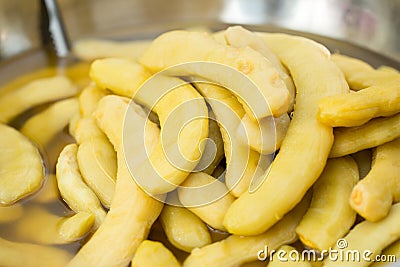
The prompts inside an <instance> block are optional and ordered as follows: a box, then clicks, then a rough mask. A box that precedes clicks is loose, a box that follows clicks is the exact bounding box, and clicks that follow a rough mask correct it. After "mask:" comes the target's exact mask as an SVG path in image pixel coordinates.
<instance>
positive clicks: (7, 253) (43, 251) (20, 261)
mask: <svg viewBox="0 0 400 267" xmlns="http://www.w3.org/2000/svg"><path fill="white" fill-rule="evenodd" d="M71 257H72V256H71V255H70V254H69V253H68V252H66V251H64V250H62V249H59V248H55V247H50V246H42V245H34V244H29V243H16V242H11V241H8V240H5V239H3V238H0V265H1V266H30V267H55V266H65V265H66V264H67V263H68V261H69V260H70V259H71Z"/></svg>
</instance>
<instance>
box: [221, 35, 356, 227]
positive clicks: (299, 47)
mask: <svg viewBox="0 0 400 267" xmlns="http://www.w3.org/2000/svg"><path fill="white" fill-rule="evenodd" d="M262 36H263V38H264V40H265V41H266V42H267V44H268V46H269V47H270V48H271V49H272V51H274V52H275V53H276V54H277V55H278V57H279V58H280V59H281V61H282V62H283V64H284V65H285V66H286V67H287V68H288V69H289V71H290V73H291V75H292V77H293V81H294V83H295V84H296V87H297V98H296V107H295V111H294V116H293V119H292V122H291V124H290V126H289V129H288V132H287V134H286V137H285V139H284V141H283V143H282V146H281V149H280V151H279V153H278V155H277V157H276V158H275V160H274V161H273V163H272V165H271V168H270V170H269V171H267V172H266V174H265V175H266V177H265V180H264V181H263V183H262V184H261V186H260V187H259V188H258V189H257V190H256V191H255V192H251V193H249V192H245V193H244V194H243V195H241V196H240V197H239V198H238V199H237V200H236V201H235V202H234V203H233V204H232V205H231V207H230V208H229V210H228V212H227V214H226V216H225V219H224V225H225V227H226V228H227V230H228V231H229V232H231V233H234V234H238V235H255V234H260V233H262V232H264V231H266V230H267V229H269V228H270V227H271V226H272V225H274V224H275V223H276V222H278V221H279V220H280V219H281V218H282V217H283V215H284V214H286V213H287V212H288V211H290V210H291V209H292V208H293V207H294V206H295V205H296V204H297V203H298V202H299V201H300V200H301V199H302V197H303V196H304V194H305V193H306V192H307V190H308V189H309V188H310V187H311V186H312V184H313V183H314V182H315V181H316V180H317V178H318V177H319V175H320V174H321V172H322V170H323V168H324V166H325V163H326V160H327V158H328V154H329V151H330V149H331V146H332V143H333V133H332V128H331V127H328V126H325V125H323V124H322V123H320V122H319V121H318V120H317V117H316V115H317V111H318V101H319V99H321V98H323V97H325V96H329V95H334V94H340V93H344V92H346V91H348V85H347V83H346V81H345V79H344V76H343V74H342V73H341V71H340V70H339V68H338V67H337V66H336V65H335V64H334V63H333V62H331V61H330V59H329V52H328V53H327V50H326V48H325V47H323V46H322V45H320V44H317V43H315V42H313V41H311V40H309V39H305V38H302V37H296V36H289V35H285V34H264V35H262ZM293 47H296V49H293ZM310 73H313V77H314V78H313V79H310V78H309V75H310ZM282 192H285V193H284V194H283V193H282Z"/></svg>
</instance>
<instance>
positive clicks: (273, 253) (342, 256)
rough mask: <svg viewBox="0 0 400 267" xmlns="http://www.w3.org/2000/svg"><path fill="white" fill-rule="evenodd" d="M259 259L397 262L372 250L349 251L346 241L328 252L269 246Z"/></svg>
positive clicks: (339, 241)
mask: <svg viewBox="0 0 400 267" xmlns="http://www.w3.org/2000/svg"><path fill="white" fill-rule="evenodd" d="M257 259H258V260H259V261H266V260H269V261H281V262H304V261H308V262H320V261H323V260H329V261H332V262H371V263H372V262H388V263H390V262H396V260H397V259H396V256H395V255H385V254H382V255H380V254H378V255H376V254H374V253H373V252H372V251H371V250H368V249H367V250H363V251H359V250H356V249H348V242H347V240H346V239H343V238H342V239H339V240H338V241H337V242H336V247H335V248H329V249H327V250H322V251H320V252H319V251H315V250H308V249H306V250H303V251H298V250H295V249H294V250H289V251H287V250H283V249H279V250H269V249H268V246H264V249H261V250H259V251H258V252H257Z"/></svg>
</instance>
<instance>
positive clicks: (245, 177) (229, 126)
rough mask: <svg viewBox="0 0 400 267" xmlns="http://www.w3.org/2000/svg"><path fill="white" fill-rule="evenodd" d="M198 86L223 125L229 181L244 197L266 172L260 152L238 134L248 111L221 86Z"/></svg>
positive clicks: (237, 193) (234, 192)
mask: <svg viewBox="0 0 400 267" xmlns="http://www.w3.org/2000/svg"><path fill="white" fill-rule="evenodd" d="M195 87H196V88H197V90H199V92H200V93H201V94H202V95H203V96H204V97H205V98H206V99H207V101H208V103H209V104H210V106H211V108H212V110H213V112H214V114H215V117H216V119H217V122H218V124H219V126H220V131H221V135H222V140H223V142H224V152H225V158H226V165H227V167H226V174H225V184H226V186H227V187H228V189H229V190H230V191H231V193H232V194H233V195H234V196H240V195H241V194H242V193H243V192H245V191H248V189H249V185H250V183H251V181H252V180H253V179H254V178H256V177H257V176H258V175H261V174H262V170H261V168H260V167H261V166H260V164H259V159H260V154H259V153H258V152H256V151H253V150H251V149H250V147H249V146H248V144H247V143H245V142H241V141H240V140H239V139H238V136H237V135H236V130H237V129H238V127H239V125H240V123H241V121H240V120H241V118H242V117H243V116H245V111H244V109H243V107H242V105H241V104H240V103H239V102H238V100H237V98H236V97H235V96H234V95H233V94H231V93H230V92H229V91H228V90H226V89H224V88H222V87H220V86H217V85H214V84H209V83H196V84H195ZM274 147H275V146H274Z"/></svg>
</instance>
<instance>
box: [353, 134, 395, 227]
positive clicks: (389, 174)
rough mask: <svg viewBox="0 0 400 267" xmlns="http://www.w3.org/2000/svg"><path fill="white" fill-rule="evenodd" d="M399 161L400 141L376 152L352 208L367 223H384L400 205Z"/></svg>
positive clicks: (355, 193)
mask: <svg viewBox="0 0 400 267" xmlns="http://www.w3.org/2000/svg"><path fill="white" fill-rule="evenodd" d="M399 157H400V139H395V140H393V141H391V142H389V143H386V144H383V145H380V146H378V147H377V148H375V151H374V156H373V161H372V166H371V170H370V172H369V173H368V174H367V176H366V177H365V178H364V179H362V180H361V181H360V182H359V183H358V184H357V185H356V186H355V187H354V188H353V191H352V193H351V197H350V205H351V206H352V207H353V209H354V210H355V211H357V213H358V214H360V215H361V216H362V217H364V218H365V219H367V220H369V221H373V222H376V221H379V220H381V219H383V218H384V217H385V216H386V215H387V214H388V213H389V210H390V208H391V206H392V203H393V202H394V203H396V202H398V201H400V176H399V175H398V174H399V172H400V161H399Z"/></svg>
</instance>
